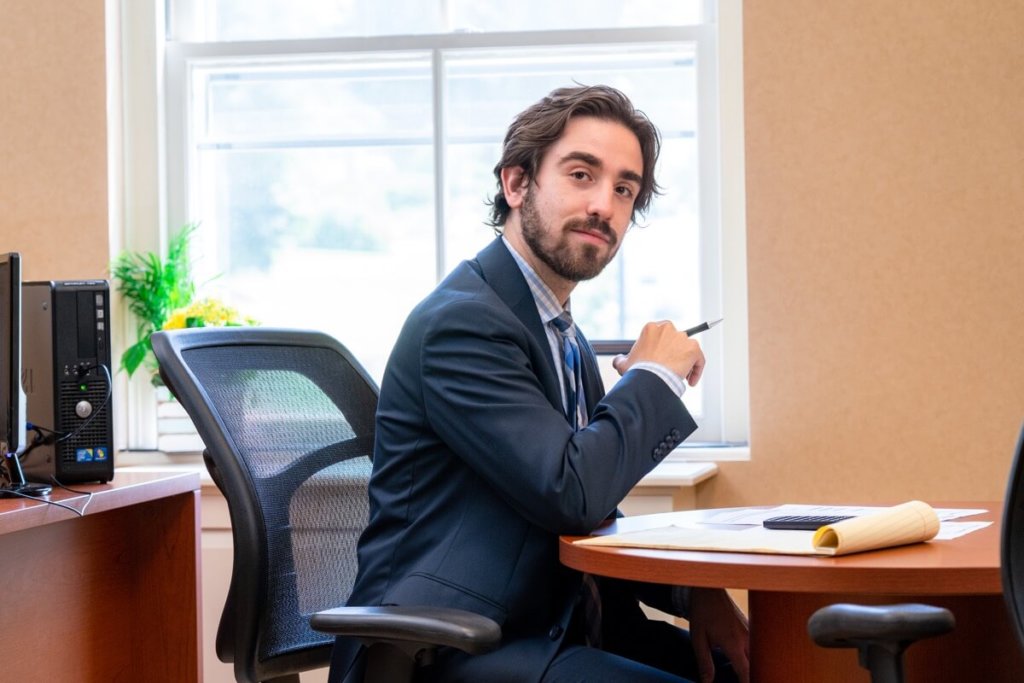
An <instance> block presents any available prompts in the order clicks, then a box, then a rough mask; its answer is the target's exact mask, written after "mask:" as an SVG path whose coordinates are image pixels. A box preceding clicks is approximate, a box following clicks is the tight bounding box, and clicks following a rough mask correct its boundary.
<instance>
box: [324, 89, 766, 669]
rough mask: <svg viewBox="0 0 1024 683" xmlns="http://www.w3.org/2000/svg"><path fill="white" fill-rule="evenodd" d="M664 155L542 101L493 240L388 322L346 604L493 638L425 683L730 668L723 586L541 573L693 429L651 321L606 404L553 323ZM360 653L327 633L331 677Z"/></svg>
mask: <svg viewBox="0 0 1024 683" xmlns="http://www.w3.org/2000/svg"><path fill="white" fill-rule="evenodd" d="M659 146H660V140H659V137H658V133H657V131H656V129H655V128H654V126H653V125H652V124H651V123H650V121H649V120H648V119H647V118H646V117H645V116H644V115H643V114H641V113H639V112H637V111H636V110H635V109H634V108H633V106H632V104H631V103H630V102H629V100H628V99H627V98H626V97H625V96H624V95H623V94H622V93H620V92H618V91H617V90H614V89H612V88H608V87H601V86H599V87H576V88H565V89H560V90H556V91H554V92H553V93H551V94H550V95H549V96H548V97H546V98H544V99H543V100H541V101H540V102H538V103H537V104H535V105H534V106H532V107H530V108H529V109H527V110H526V111H524V112H523V113H522V114H520V115H519V116H518V117H517V118H516V120H515V121H514V122H513V124H512V126H511V128H510V129H509V131H508V134H507V135H506V137H505V143H504V151H503V157H502V160H501V161H500V162H499V163H498V165H497V167H496V168H495V175H496V176H497V178H498V186H499V192H498V194H497V195H496V197H495V200H494V203H493V212H492V224H493V225H494V226H495V227H496V229H498V226H501V227H502V228H503V230H501V236H500V237H498V238H497V239H495V241H494V242H492V243H491V244H490V246H488V247H486V248H485V249H484V250H483V251H481V252H480V253H479V254H478V255H477V257H476V259H474V260H472V261H467V262H463V263H462V264H461V265H459V266H458V267H457V268H456V269H455V270H454V271H453V272H452V273H451V274H450V275H449V276H448V277H447V278H446V279H445V281H444V282H442V283H441V284H440V285H439V286H438V287H437V289H436V290H434V292H433V293H432V294H430V296H428V297H427V298H426V299H425V300H424V301H423V302H422V303H421V304H420V305H419V306H417V307H416V309H415V310H414V311H413V312H412V313H411V314H410V316H409V319H408V321H407V322H406V324H405V327H404V328H403V329H402V332H401V335H400V336H399V340H398V342H397V344H396V345H395V349H394V351H393V352H392V355H391V358H390V360H389V362H388V367H387V370H386V372H385V375H384V380H383V382H382V385H381V394H380V402H379V406H378V411H377V431H376V439H377V441H376V447H375V451H374V463H373V475H372V477H371V480H370V523H369V526H368V527H367V529H366V531H365V532H364V533H363V535H362V537H361V539H360V542H359V575H358V577H357V579H356V585H355V588H354V590H353V593H352V597H351V599H350V603H351V604H359V605H371V604H398V605H401V604H416V605H438V606H447V607H457V608H462V609H467V610H471V611H474V612H478V613H480V614H484V615H486V616H488V617H490V618H492V619H494V620H495V621H497V622H498V623H499V624H500V625H501V627H502V644H501V646H500V647H499V648H498V649H497V650H496V651H494V652H491V653H488V654H485V655H478V656H470V655H466V654H464V653H461V652H457V651H453V650H441V651H440V652H439V653H438V656H437V659H436V662H435V663H434V664H433V665H431V666H429V667H426V668H424V669H423V670H422V678H423V679H424V680H438V681H472V682H483V683H494V682H499V681H530V682H534V681H543V682H544V683H554V682H557V681H569V680H573V681H580V680H582V681H623V682H625V681H629V682H630V683H635V682H636V681H666V682H667V681H681V680H685V679H686V678H692V679H695V678H698V677H699V679H700V680H701V681H710V680H712V679H713V678H714V677H715V675H716V673H717V674H719V679H720V680H734V678H733V676H734V674H733V671H732V669H735V674H736V675H738V677H739V678H740V679H741V680H745V679H746V677H747V675H746V668H747V652H746V648H747V626H746V622H745V619H744V618H743V616H742V614H741V613H740V612H739V611H738V610H737V609H736V607H735V605H734V604H733V603H732V601H731V600H730V599H729V598H728V596H727V595H726V594H725V592H724V591H721V590H712V589H696V588H695V589H693V590H692V591H686V590H685V589H677V588H671V587H664V586H662V587H658V586H652V585H643V584H634V583H628V582H622V581H616V580H611V579H595V577H583V576H582V575H581V574H579V573H578V572H575V571H572V570H570V569H568V568H566V567H563V566H562V565H561V564H560V563H559V561H558V536H559V535H560V534H583V533H589V532H590V531H592V530H593V529H594V528H595V527H597V526H598V525H599V524H600V523H601V522H602V521H604V520H605V519H606V518H608V517H609V516H611V515H614V514H615V512H616V506H617V505H618V503H619V502H620V501H621V500H622V498H624V497H625V496H626V494H627V493H628V492H629V491H630V489H631V488H632V487H633V486H634V485H635V484H636V483H637V482H638V481H639V480H640V479H641V478H642V477H643V476H644V475H645V474H647V473H648V472H649V471H650V470H651V469H653V468H654V467H655V466H656V465H657V464H658V463H659V462H660V461H661V460H662V459H663V458H664V457H665V455H667V454H668V453H669V452H670V451H671V450H672V449H673V448H674V447H675V446H676V445H677V444H678V443H679V442H681V441H682V440H683V439H684V438H685V437H686V436H687V435H689V434H690V433H691V432H692V431H693V430H694V429H695V428H696V425H695V424H694V422H693V420H692V418H691V417H690V415H689V413H688V412H687V410H686V408H685V407H684V406H683V404H682V402H681V401H680V400H679V397H680V396H681V395H682V393H683V391H684V390H685V385H686V383H687V382H688V383H689V384H690V385H691V386H692V385H694V384H696V383H697V381H698V380H699V379H700V376H701V372H702V371H703V368H704V356H703V353H702V352H701V350H700V346H699V345H698V344H697V343H696V342H695V341H694V340H692V339H689V338H687V336H686V335H685V333H683V332H680V331H678V330H676V329H675V327H674V326H673V325H672V324H671V323H668V322H659V323H648V324H647V325H646V326H644V328H643V329H642V330H641V332H640V336H639V338H638V339H637V341H636V344H635V345H634V346H633V348H632V350H631V351H630V353H629V355H627V356H620V357H618V358H616V359H615V363H614V365H615V368H616V369H617V371H618V372H619V373H621V374H622V378H621V379H620V380H619V381H618V382H617V383H616V385H615V386H614V387H613V388H612V390H611V391H609V392H608V393H607V394H605V392H604V388H603V386H602V384H601V380H600V377H599V376H598V371H597V367H596V364H595V358H594V354H593V351H592V350H591V348H590V346H589V344H588V343H587V341H586V339H585V338H584V337H583V335H582V334H580V333H579V332H578V331H577V330H575V326H574V325H572V323H571V318H570V317H569V316H568V312H569V295H570V294H571V292H572V291H573V288H574V287H575V286H576V284H577V283H578V282H580V281H581V280H585V279H589V278H592V277H594V276H595V275H597V274H598V273H599V272H601V270H602V269H603V268H604V266H605V265H607V264H608V262H609V261H611V259H612V258H613V257H614V255H615V253H616V252H617V250H618V248H619V246H620V245H621V243H622V239H623V238H624V236H625V234H626V231H627V230H628V228H629V227H630V225H631V224H632V222H633V219H634V217H635V214H636V212H638V211H639V212H643V211H644V210H646V209H647V207H648V205H649V203H650V201H651V198H652V196H653V194H654V193H655V192H656V189H657V186H656V184H655V181H654V165H655V162H656V160H657V156H658V151H659ZM576 354H578V357H577V355H576ZM577 372H578V373H579V376H577V375H576V373H577ZM592 588H594V589H596V590H597V591H599V594H600V598H597V597H592V596H594V593H593V592H592V591H591V589H592ZM638 599H642V600H643V602H644V603H646V604H649V605H651V606H655V607H659V608H661V609H667V610H669V611H672V612H675V613H684V612H685V615H684V616H688V617H689V619H690V621H691V623H692V630H691V633H689V634H688V633H687V632H685V631H683V630H681V629H678V628H676V627H674V626H671V625H668V624H666V623H664V622H656V621H649V620H647V619H646V618H645V617H644V616H643V614H642V612H641V611H640V607H639V604H638ZM691 638H692V646H691ZM712 648H721V649H722V650H723V651H724V653H725V654H726V655H727V656H728V658H729V659H730V660H731V667H732V668H730V666H729V665H728V664H726V663H725V662H724V659H723V658H722V657H721V656H720V655H718V654H717V653H715V654H714V656H713V652H712ZM358 662H359V646H358V644H357V643H354V642H352V641H350V640H347V639H343V638H339V639H338V643H337V645H336V648H335V653H334V660H333V662H332V670H331V680H332V681H341V680H343V679H344V678H345V676H347V675H349V674H350V672H352V671H358V666H359V663H358Z"/></svg>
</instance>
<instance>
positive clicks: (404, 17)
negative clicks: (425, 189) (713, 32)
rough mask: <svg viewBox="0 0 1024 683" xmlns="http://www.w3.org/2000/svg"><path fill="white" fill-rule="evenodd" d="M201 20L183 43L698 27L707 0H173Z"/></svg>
mask: <svg viewBox="0 0 1024 683" xmlns="http://www.w3.org/2000/svg"><path fill="white" fill-rule="evenodd" d="M171 2H172V7H173V8H175V9H176V10H178V11H180V12H182V13H187V12H186V11H185V9H186V8H193V9H192V16H195V17H198V19H197V22H196V25H195V26H191V27H186V28H185V32H186V33H187V34H188V35H183V36H178V39H180V40H194V41H222V40H223V41H232V40H283V39H298V38H327V37H349V36H393V35H421V34H427V33H453V32H460V33H461V32H496V31H543V30H554V29H586V28H630V27H638V26H680V25H692V24H696V23H698V22H700V20H701V6H702V0H673V1H672V2H665V0H559V1H558V2H551V1H550V0H519V1H518V2H515V3H508V2H494V0H348V1H339V0H302V2H293V1H291V0H171Z"/></svg>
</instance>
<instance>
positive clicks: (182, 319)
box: [163, 298, 257, 330]
mask: <svg viewBox="0 0 1024 683" xmlns="http://www.w3.org/2000/svg"><path fill="white" fill-rule="evenodd" d="M255 324H257V323H256V321H255V320H253V319H252V318H250V317H248V316H246V317H244V318H243V317H242V316H241V315H240V314H239V312H238V311H237V310H236V309H234V308H232V307H231V306H228V305H226V304H224V303H222V302H220V301H218V300H217V299H212V298H205V299H199V300H197V301H193V302H192V303H190V304H189V305H188V306H184V307H182V308H179V309H177V310H175V311H173V312H172V313H171V315H170V316H169V317H168V318H167V322H166V323H164V327H163V329H165V330H180V329H182V328H185V327H225V326H228V325H255Z"/></svg>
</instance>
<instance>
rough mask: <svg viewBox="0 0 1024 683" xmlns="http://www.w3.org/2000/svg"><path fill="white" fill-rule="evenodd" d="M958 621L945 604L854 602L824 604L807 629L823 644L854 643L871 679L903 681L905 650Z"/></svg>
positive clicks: (875, 681) (886, 682) (877, 682)
mask: <svg viewBox="0 0 1024 683" xmlns="http://www.w3.org/2000/svg"><path fill="white" fill-rule="evenodd" d="M955 625H956V622H955V620H954V619H953V613H952V612H950V611H949V610H948V609H945V608H944V607H934V606H932V605H921V604H917V603H907V604H901V605H881V606H877V607H871V606H867V605H851V604H847V603H836V604H834V605H827V606H825V607H822V608H821V609H819V610H818V611H816V612H815V613H814V614H812V615H811V618H810V619H808V621H807V630H808V632H809V633H810V634H811V638H812V639H813V640H814V642H815V643H817V644H818V645H821V646H822V647H855V648H857V650H858V654H859V661H860V665H861V666H862V667H864V668H865V669H867V670H868V671H870V672H871V681H872V683H900V682H901V681H903V652H904V651H905V650H906V649H907V648H908V647H910V646H911V645H913V644H914V643H915V642H917V641H918V640H921V639H922V638H930V637H932V636H940V635H942V634H944V633H948V632H949V631H952V630H953V627H954V626H955Z"/></svg>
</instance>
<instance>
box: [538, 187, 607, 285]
mask: <svg viewBox="0 0 1024 683" xmlns="http://www.w3.org/2000/svg"><path fill="white" fill-rule="evenodd" d="M519 223H520V227H521V230H522V234H523V240H524V241H525V242H526V244H527V246H529V247H530V251H532V252H533V253H534V255H535V256H536V257H537V258H538V259H540V260H541V261H542V262H543V263H544V264H545V265H546V266H547V267H548V268H550V269H551V270H552V271H553V272H554V273H555V274H556V275H558V276H559V277H561V278H564V279H565V280H568V281H570V282H582V281H583V280H590V279H592V278H594V277H597V276H598V275H599V274H600V273H601V271H602V270H604V267H605V266H607V265H608V264H609V263H610V262H611V260H612V258H613V257H614V256H615V252H616V251H618V242H619V238H618V236H617V235H616V234H615V231H614V230H612V227H611V226H610V225H609V224H608V223H607V222H606V221H602V220H601V219H599V218H598V217H597V216H588V217H587V218H570V219H569V220H567V221H566V222H565V223H564V224H563V225H562V229H561V231H560V232H557V231H556V230H555V228H553V227H552V226H550V225H547V224H546V223H545V222H544V219H543V218H541V215H540V212H539V211H538V210H537V204H536V201H535V200H534V198H533V192H527V193H526V197H525V198H524V199H523V207H522V211H521V212H520V220H519ZM579 229H584V230H588V231H590V232H598V233H601V234H602V235H604V237H605V238H606V239H607V240H608V250H607V253H606V254H605V255H602V253H601V250H600V248H599V247H598V246H597V245H595V244H577V245H576V247H575V248H574V247H573V244H572V242H570V241H569V233H570V232H572V231H573V230H579Z"/></svg>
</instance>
